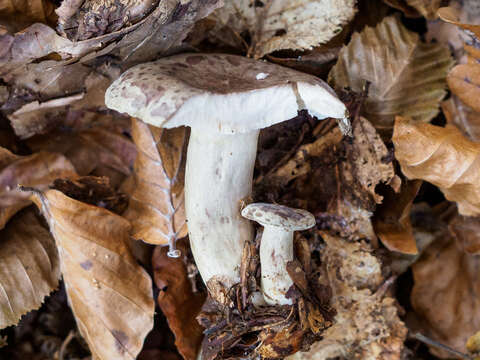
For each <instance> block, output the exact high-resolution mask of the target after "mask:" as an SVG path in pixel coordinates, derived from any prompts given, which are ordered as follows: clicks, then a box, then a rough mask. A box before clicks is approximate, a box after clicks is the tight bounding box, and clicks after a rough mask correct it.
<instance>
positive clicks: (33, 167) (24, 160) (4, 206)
mask: <svg viewBox="0 0 480 360" xmlns="http://www.w3.org/2000/svg"><path fill="white" fill-rule="evenodd" d="M73 176H76V173H75V169H74V168H73V166H72V164H71V163H70V161H68V160H67V158H65V157H64V156H63V155H60V154H55V153H49V152H44V151H41V152H38V153H35V154H33V155H30V156H17V155H14V154H12V153H11V152H10V151H8V150H6V149H3V148H0V229H1V228H3V227H4V226H5V224H6V223H7V221H8V219H9V218H10V217H11V216H13V215H14V214H15V213H16V212H17V211H19V210H20V209H22V208H24V207H26V206H28V205H29V204H30V200H28V197H29V195H28V194H25V193H23V192H21V191H19V190H18V189H17V186H18V185H24V186H34V187H36V188H38V189H40V190H45V189H47V187H48V185H50V184H51V183H52V182H53V181H54V180H55V179H57V178H60V177H65V178H67V177H73Z"/></svg>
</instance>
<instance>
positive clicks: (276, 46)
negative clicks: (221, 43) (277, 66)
mask: <svg viewBox="0 0 480 360" xmlns="http://www.w3.org/2000/svg"><path fill="white" fill-rule="evenodd" d="M354 14H355V1H354V0H336V1H335V0H314V1H312V0H295V1H289V0H263V1H251V0H240V1H234V0H228V1H226V2H225V6H224V7H222V8H220V9H218V10H217V11H215V13H214V14H213V17H214V18H215V19H216V21H217V22H218V24H217V27H216V33H217V34H216V36H221V37H223V38H224V37H225V35H224V34H222V33H227V35H229V34H232V33H233V35H234V36H231V35H230V36H229V38H233V39H235V38H236V39H237V40H238V39H239V37H240V34H241V33H242V32H244V31H248V32H249V34H250V35H251V38H252V44H251V49H250V51H249V52H250V53H251V54H252V55H253V56H254V57H256V58H261V57H263V56H264V55H266V54H269V53H271V52H274V51H277V50H288V49H291V50H305V49H312V47H313V46H316V45H319V44H324V43H326V42H327V41H328V40H330V39H331V38H333V37H334V36H335V35H336V34H337V33H339V32H340V31H341V29H342V26H343V25H345V24H346V23H348V22H349V21H350V20H351V19H352V18H353V16H354Z"/></svg>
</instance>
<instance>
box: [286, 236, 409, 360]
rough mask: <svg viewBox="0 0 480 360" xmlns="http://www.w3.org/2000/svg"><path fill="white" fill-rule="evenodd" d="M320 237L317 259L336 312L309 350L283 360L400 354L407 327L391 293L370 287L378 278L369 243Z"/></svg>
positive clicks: (371, 359)
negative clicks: (323, 267)
mask: <svg viewBox="0 0 480 360" xmlns="http://www.w3.org/2000/svg"><path fill="white" fill-rule="evenodd" d="M322 237H323V238H324V239H325V241H326V243H327V247H326V251H324V253H323V257H322V263H325V265H326V269H327V275H328V282H329V285H330V287H331V289H332V292H333V298H332V301H333V302H332V306H333V307H334V308H335V309H336V311H337V315H336V316H335V319H334V324H333V325H332V326H331V327H330V328H328V329H327V330H325V332H324V333H323V334H322V340H320V341H319V342H316V343H314V344H313V345H312V347H311V348H310V351H308V352H306V353H297V354H295V355H293V356H290V357H289V358H288V360H327V359H332V358H335V357H340V358H355V359H369V360H374V359H388V360H394V359H395V360H400V359H401V352H402V349H403V342H404V340H405V337H406V335H407V329H406V327H405V325H404V324H403V323H402V321H400V319H399V318H398V314H397V309H396V307H395V304H394V299H392V298H390V297H388V296H386V297H384V294H382V293H381V291H379V292H378V293H376V292H375V291H376V290H377V289H378V288H379V287H380V286H381V284H382V281H383V278H382V274H381V265H380V263H379V261H378V259H377V258H376V257H375V256H373V254H372V249H371V247H370V246H369V245H367V244H366V243H363V242H356V243H351V242H347V241H345V240H342V239H339V238H334V237H330V236H327V235H325V234H323V235H322Z"/></svg>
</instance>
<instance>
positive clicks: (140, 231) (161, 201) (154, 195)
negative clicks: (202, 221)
mask: <svg viewBox="0 0 480 360" xmlns="http://www.w3.org/2000/svg"><path fill="white" fill-rule="evenodd" d="M132 135H133V138H134V141H135V143H136V145H137V149H138V155H137V159H136V160H135V175H134V181H135V186H134V187H133V188H132V189H131V190H130V191H131V192H130V202H129V207H128V209H127V211H126V212H125V213H124V214H123V215H124V217H125V218H127V219H128V220H130V222H131V223H132V236H133V237H134V238H135V239H138V240H143V241H145V242H148V243H151V244H162V245H166V244H169V243H170V244H173V243H174V242H175V241H176V240H177V239H179V238H181V237H184V236H185V235H186V234H187V227H186V223H185V209H184V201H183V200H184V195H183V179H184V173H185V156H186V153H185V151H186V145H187V132H186V129H185V128H183V127H182V128H178V129H171V130H165V129H161V128H156V127H154V126H149V125H147V124H145V123H143V122H142V121H140V120H136V119H132Z"/></svg>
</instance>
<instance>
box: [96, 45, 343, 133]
mask: <svg viewBox="0 0 480 360" xmlns="http://www.w3.org/2000/svg"><path fill="white" fill-rule="evenodd" d="M105 104H106V105H107V106H108V107H109V108H111V109H114V110H117V111H119V112H124V113H128V114H129V115H130V116H134V117H137V118H139V119H141V120H143V121H144V122H146V123H148V124H151V125H154V126H158V127H165V128H173V127H178V126H191V127H192V128H199V129H205V130H207V131H218V132H221V133H225V134H229V133H237V132H248V131H252V130H256V129H262V128H264V127H267V126H270V125H273V124H276V123H279V122H282V121H285V120H288V119H291V118H293V117H295V116H297V111H298V110H302V109H307V110H308V111H309V112H310V114H311V115H314V116H316V117H317V118H319V119H323V118H326V117H334V118H344V117H345V114H346V108H345V105H344V104H343V103H342V102H341V101H340V100H339V99H338V98H337V97H336V95H335V93H334V92H333V90H332V89H331V88H330V87H329V86H328V85H327V84H326V83H325V82H323V81H322V80H321V79H318V78H316V77H315V76H312V75H308V74H304V73H301V72H298V71H295V70H292V69H289V68H286V67H283V66H279V65H275V64H272V63H268V62H265V61H258V60H253V59H249V58H246V57H242V56H236V55H229V54H181V55H175V56H171V57H165V58H162V59H160V60H158V61H155V62H151V63H145V64H140V65H137V66H134V67H132V68H131V69H129V70H127V71H126V72H125V73H123V74H122V75H121V76H120V77H119V78H118V79H117V80H115V81H114V82H113V83H112V84H111V85H110V87H109V88H108V89H107V92H106V94H105Z"/></svg>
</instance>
